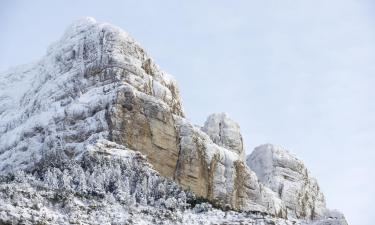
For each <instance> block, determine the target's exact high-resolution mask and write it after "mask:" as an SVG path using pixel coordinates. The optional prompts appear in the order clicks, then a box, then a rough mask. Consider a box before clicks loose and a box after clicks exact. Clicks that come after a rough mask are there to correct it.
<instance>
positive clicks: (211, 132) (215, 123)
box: [202, 113, 245, 158]
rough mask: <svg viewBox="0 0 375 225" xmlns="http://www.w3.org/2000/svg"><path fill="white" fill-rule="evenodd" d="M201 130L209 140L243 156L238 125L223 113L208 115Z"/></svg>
mask: <svg viewBox="0 0 375 225" xmlns="http://www.w3.org/2000/svg"><path fill="white" fill-rule="evenodd" d="M202 130H203V131H204V132H205V133H206V134H208V136H210V138H211V140H212V141H213V142H214V143H215V144H217V145H220V146H222V147H224V148H226V149H229V150H231V151H233V152H235V153H237V154H238V155H240V156H241V157H243V158H244V157H245V152H244V148H243V141H242V135H241V132H240V126H239V125H238V123H236V122H235V121H233V120H232V119H230V118H229V117H228V115H227V114H225V113H214V114H212V115H210V116H209V117H208V118H207V120H206V122H205V123H204V127H203V128H202Z"/></svg>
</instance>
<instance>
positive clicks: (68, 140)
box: [0, 18, 345, 224]
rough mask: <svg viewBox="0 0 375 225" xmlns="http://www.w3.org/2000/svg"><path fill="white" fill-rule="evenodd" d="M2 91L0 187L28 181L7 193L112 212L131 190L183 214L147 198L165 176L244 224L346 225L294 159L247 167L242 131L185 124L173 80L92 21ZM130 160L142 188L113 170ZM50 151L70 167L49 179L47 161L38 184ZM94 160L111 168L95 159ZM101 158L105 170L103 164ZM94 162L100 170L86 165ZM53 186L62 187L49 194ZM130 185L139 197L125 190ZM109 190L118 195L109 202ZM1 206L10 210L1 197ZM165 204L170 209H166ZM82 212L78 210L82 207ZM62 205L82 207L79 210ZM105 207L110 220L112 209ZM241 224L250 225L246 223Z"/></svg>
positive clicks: (216, 119) (261, 151)
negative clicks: (63, 199) (95, 204)
mask: <svg viewBox="0 0 375 225" xmlns="http://www.w3.org/2000/svg"><path fill="white" fill-rule="evenodd" d="M0 89H1V90H0V161H1V163H0V175H1V176H3V177H5V178H4V179H3V181H4V182H3V184H2V185H3V188H8V186H9V185H10V184H8V183H9V182H7V181H8V180H7V178H6V177H8V176H13V177H17V176H18V175H15V174H17V171H25V173H27V174H29V175H27V177H29V176H31V178H30V177H29V178H28V179H26V181H25V179H21V180H22V182H18V183H17V182H16V183H15V184H12V185H13V186H17V187H20V190H21V189H22V190H24V186H25V185H26V186H28V185H29V186H30V187H28V189H27V190H28V191H26V192H28V193H33V195H35V193H37V194H36V195H37V196H38V198H40V199H45V198H47V195H49V194H51V193H53V192H54V191H56V190H57V189H63V190H68V191H70V192H69V193H72V190H74V191H75V192H74V193H75V195H79V196H80V197H79V198H76V197H77V196H76V197H74V198H70V200H69V201H71V202H72V201H73V202H77V201H82V198H81V197H82V196H81V195H84V196H86V195H87V196H90V199H91V198H92V197H93V196H94V197H95V196H97V195H99V196H102V197H105V198H106V201H108V199H107V198H113V196H114V198H115V199H116V202H121V200H118V199H117V197H118V198H121V196H122V194H121V193H123V192H126V191H128V192H129V193H128V194H125V195H124V196H129V195H130V196H135V197H134V198H136V200H134V201H133V202H136V203H137V204H138V203H139V204H141V205H145V206H147V207H154V208H155V207H159V206H161V205H162V208H163V207H164V208H163V210H164V209H165V210H172V209H174V210H175V209H179V210H183V209H185V208H184V207H185V205H186V204H187V203H186V201H187V200H186V198H182V200H181V202H177V203H175V201H177V200H176V199H177V198H176V199H175V200H173V199H172V200H168V198H164V197H163V198H161V199H163V200H160V201H167V200H168V201H169V203H168V204H167V203H163V204H162V203H160V204H159V203H158V204H156V205H155V204H154V201H155V199H160V196H159V195H158V196H156V197H155V196H154V195H153V194H152V193H149V191H148V190H149V189H152V190H153V189H155V188H156V186H155V182H154V180H155V179H157V180H160V179H162V178H160V177H161V176H163V177H166V178H168V179H170V182H171V184H170V185H172V186H173V185H175V184H176V185H179V186H180V187H181V188H182V189H183V190H184V191H183V190H178V191H176V192H173V193H177V194H178V193H183V195H188V193H190V192H192V193H194V194H195V195H196V196H198V197H200V198H202V199H205V200H207V201H209V202H210V203H211V204H213V205H214V206H217V207H221V208H228V209H232V210H237V211H244V212H248V213H252V214H251V215H256V213H261V214H262V215H267V216H268V217H270V218H274V219H272V221H279V220H280V221H279V222H276V223H277V224H289V222H290V221H291V218H292V219H294V221H298V223H301V224H302V223H304V222H303V221H305V220H306V221H313V222H316V221H328V222H332V221H333V222H335V223H341V224H344V222H340V221H345V220H344V219H342V217H341V216H340V218H338V216H335V215H337V214H334V213H331V212H330V211H329V210H327V209H326V207H325V202H324V196H323V194H322V193H321V192H320V190H319V187H318V185H317V182H316V181H315V180H314V179H313V178H311V176H310V175H309V173H308V171H307V169H306V168H305V167H304V165H303V163H302V162H300V161H299V160H298V159H297V158H295V157H292V156H291V155H290V154H289V153H287V152H286V151H284V150H280V149H277V148H274V147H272V146H263V147H260V148H257V149H256V150H255V151H254V153H253V154H252V155H251V156H249V157H248V159H247V163H246V160H245V150H244V144H243V140H242V135H241V132H240V128H239V125H238V124H237V123H236V122H234V121H233V120H231V119H230V118H229V117H228V116H227V115H226V114H213V115H211V116H209V117H208V119H207V121H206V122H205V124H204V126H203V127H198V126H196V125H194V124H192V123H191V122H189V121H188V120H187V119H186V118H185V113H184V111H183V107H182V101H181V98H180V95H179V91H178V87H177V84H176V81H175V80H174V79H173V78H172V77H171V76H170V75H169V74H167V73H166V72H164V71H162V70H161V69H160V68H159V67H158V66H157V65H156V64H155V63H154V61H153V60H152V58H151V57H150V56H149V55H148V54H147V53H146V52H145V51H144V50H143V48H142V47H141V46H140V45H139V44H138V43H137V42H136V41H135V40H134V39H133V38H131V37H130V36H129V35H128V34H127V33H126V32H124V31H122V30H121V29H119V28H117V27H115V26H113V25H110V24H106V23H99V22H96V21H95V20H94V19H92V18H85V19H82V20H79V21H77V22H75V23H74V24H72V25H71V26H70V27H69V28H68V29H67V31H66V32H65V34H64V35H63V37H62V38H61V40H59V41H58V42H56V43H55V44H53V45H52V46H51V47H50V48H49V50H48V52H47V54H46V56H45V57H44V58H42V59H41V60H40V61H39V62H37V63H35V64H30V65H26V66H21V67H17V68H13V69H11V70H8V71H6V72H4V73H1V74H0ZM103 146H104V147H103ZM103 148H104V150H103ZM93 149H94V150H93ZM95 149H96V150H95ZM97 149H102V150H97ZM132 150H134V151H138V152H140V153H141V154H142V155H145V157H146V158H147V161H148V162H149V163H150V164H147V165H146V164H142V165H145V168H146V167H147V168H149V169H147V171H149V170H150V171H151V170H152V169H151V167H152V168H153V169H154V170H155V171H157V172H155V173H157V175H152V176H151V175H150V174H151V172H150V173H149V172H147V174H148V175H147V176H146V179H143V180H135V181H134V182H133V183H131V184H129V180H127V179H130V178H131V176H133V175H131V174H130V175H129V174H128V173H126V174H127V175H126V174H125V175H124V174H123V173H124V171H125V172H126V170H129V168H130V169H131V168H132V167H135V168H138V166H137V165H138V164H137V165H134V164H132V163H131V162H127V163H126V165H128V166H125V167H126V168H125V167H122V166H121V165H123V164H121V163H118V160H120V161H121V160H122V159H121V158H122V157H125V156H123V155H122V154H125V155H126V153H125V152H128V151H132ZM121 151H123V152H124V153H121ZM51 152H52V153H56V152H58V154H61V158H64V159H68V160H67V161H71V162H72V163H73V164H74V166H72V165H71V164H69V163H67V164H64V166H63V168H59V169H60V172H58V171H54V169H53V168H55V167H56V168H57V166H54V165H55V164H56V165H59V164H58V162H55V161H53V160H52V161H51V162H49V164H48V166H46V168H49V170H48V171H51V170H53V171H54V173H55V174H54V175H53V176H52V178H51V179H50V178H48V179H47V180H46V179H44V178H41V177H43V176H44V175H45V174H44V173H47V172H48V171H47V172H46V171H45V170H42V173H41V172H40V164H41V162H46V158H48V156H49V155H51ZM93 154H94V155H93ZM129 154H130V153H129ZM131 154H133V153H131ZM103 155H104V156H105V155H107V156H108V157H109V159H110V160H109V161H108V162H107V161H105V160H107V159H108V157H107V158H105V160H104V159H102V158H100V157H102V156H103ZM113 155H114V156H113ZM89 156H92V157H89ZM104 156H103V157H104ZM112 156H113V157H112ZM97 157H99V158H100V159H98V158H97ZM126 157H128V156H126ZM126 157H125V158H126ZM103 160H104V161H105V162H106V163H102V162H103ZM91 161H93V162H91ZM112 161H116V163H114V164H113V163H111V162H112ZM96 162H97V163H99V164H98V165H93V164H95V163H96ZM129 164H131V165H129ZM97 166H99V167H100V169H91V170H89V171H88V172H87V169H88V168H91V167H94V168H96V167H97ZM106 166H109V168H112V167H113V168H112V169H113V171H118V168H125V169H120V170H119V171H118V174H119V175H118V177H117V178H118V180H117V181H116V182H115V183H114V184H113V185H112V186H111V185H109V184H110V183H111V182H114V181H111V179H109V178H108V179H105V177H108V176H109V175H108V176H107V175H105V174H108V169H106V168H105V167H106ZM111 166H112V167H111ZM73 167H74V168H78V170H79V171H81V172H79V173H78V172H76V171H75V172H72V174H73V175H69V174H66V175H64V171H65V172H69V171H71V170H72V168H73ZM249 167H250V168H251V169H250V168H249ZM82 171H83V172H82ZM48 173H49V172H48ZM92 173H94V175H93V174H92ZM30 174H31V175H30ZM40 174H42V175H40ZM56 174H61V175H62V176H66V179H68V180H69V181H65V180H64V181H60V180H59V179H58V176H59V175H56ZM83 174H84V175H83ZM152 174H154V173H152ZM159 174H160V175H159ZM75 176H77V177H79V176H81V178H82V179H83V178H85V176H88V177H90V176H93V177H95V176H104V178H103V181H102V183H100V184H95V185H99V186H98V187H97V186H95V185H94V184H92V185H93V186H90V188H88V189H87V190H89V191H88V192H85V191H82V188H83V189H84V187H86V186H87V184H86V183H85V184H80V183H79V182H78V183H75V182H73V181H74V180H75V179H77V178H75ZM127 176H130V178H129V177H127ZM155 176H156V177H158V178H154V177H155ZM23 177H24V176H23ZM109 177H111V176H109ZM150 177H153V178H150ZM30 179H31V180H30ZM124 180H125V181H124ZM11 181H12V182H13V180H11ZM121 181H122V182H121ZM51 182H52V183H51ZM87 182H89V178H88V180H87ZM150 182H151V183H150ZM153 182H154V183H153ZM158 182H159V181H158ZM160 182H161V181H160ZM160 182H159V183H160ZM163 182H164V183H165V182H166V181H163ZM168 182H169V181H168ZM40 183H42V186H43V188H44V189H45V190H46V192H43V193H42V194H41V193H38V191H37V190H36V189H38V185H39V186H40ZM55 183H58V184H60V185H61V183H62V184H65V185H63V186H59V185H58V186H57V187H58V188H56V187H55V186H54V185H55ZM82 185H83V186H82ZM90 185H91V184H90ZM108 185H109V186H108ZM123 185H128V186H123ZM137 185H138V186H139V188H138V189H140V190H142V191H140V192H137V191H135V189H137V188H135V189H134V188H132V187H133V186H135V187H137ZM107 186H108V187H107ZM172 186H171V187H172ZM21 187H22V188H21ZM73 187H74V188H73ZM173 187H175V186H173ZM77 188H78V189H77ZM34 189H35V190H34ZM77 190H79V191H78V192H77ZM84 190H86V189H84ZM115 190H120V191H119V192H115V194H114V191H115ZM173 190H175V189H173ZM21 192H22V191H21ZM145 192H146V194H145ZM77 193H78V194H77ZM139 193H142V194H139ZM108 196H112V197H108ZM116 196H117V197H116ZM142 196H143V197H142ZM144 196H145V197H144ZM163 196H165V195H163ZM0 197H1V198H2V199H7V201H5V202H8V203H9V204H11V205H13V203H14V201H13V200H12V199H8V198H9V195H0ZM148 198H150V199H151V200H149V199H148ZM144 199H146V200H144ZM178 199H181V198H178ZM35 201H36V200H35ZM85 201H86V200H85ZM171 201H172V202H173V204H174V206H173V207H167V206H166V205H171V204H172V203H171ZM36 202H37V201H36ZM8 203H7V204H8ZM107 203H108V202H107ZM4 204H5V203H4ZM43 204H45V205H46V207H47V208H46V210H51V209H49V207H52V206H50V204H52V203H51V202H49V200H48V201H44V203H43ZM119 204H120V205H121V204H123V205H124V204H125V205H126V203H124V202H122V203H119ZM173 204H172V205H173ZM84 205H85V206H84V207H83V211H84V210H86V208H85V207H88V206H87V204H84ZM123 205H122V206H119V207H120V208H121V207H123ZM70 206H71V207H79V206H77V205H76V203H71V204H70ZM0 207H3V208H0V217H3V218H8V217H4V214H1V213H2V212H1V209H4V208H9V205H1V204H0ZM12 207H15V208H14V209H15V210H16V212H17V213H18V214H17V213H16V214H17V215H19V214H23V213H31V212H34V211H33V210H32V209H30V207H31V208H32V207H33V206H30V205H27V204H26V205H25V206H22V207H23V208H22V209H20V208H19V207H18V206H12ZM59 207H62V206H59ZM105 209H106V210H107V211H105V212H108V214H106V216H107V217H109V216H110V214H111V210H112V209H111V208H105ZM117 209H119V208H117ZM148 209H149V208H148ZM24 210H26V211H24ZM127 210H130V209H129V208H127ZM156 211H157V212H160V210H159V211H158V210H156ZM65 213H66V212H65ZM218 213H219V212H218ZM254 213H255V214H254ZM31 214H32V213H31ZM31 214H30V216H31ZM34 214H35V212H34ZM36 214H37V213H36ZM56 214H57V215H56V218H58V219H57V220H54V219H51V220H50V221H55V222H56V221H58V220H61V221H64V218H67V217H69V216H67V215H65V217H61V215H58V212H56ZM140 214H142V213H140ZM6 215H8V214H6ZM28 215H29V214H28ZM236 215H237V216H239V214H236ZM31 217H32V216H31ZM250 217H251V218H250ZM250 217H249V221H250V219H253V217H252V216H250ZM9 218H13V217H9ZM56 218H55V219H56ZM163 218H164V219H166V218H165V217H163ZM286 218H288V219H289V220H286ZM107 219H108V218H107ZM263 219H265V217H264V216H263ZM29 221H30V220H29ZM78 221H81V220H78ZM92 221H94V220H92ZM337 221H339V222H337ZM174 222H176V221H174ZM179 222H181V223H185V222H186V221H184V220H183V219H181V220H180V221H179ZM193 222H194V221H191V223H193ZM51 223H52V222H51ZM56 223H57V222H56ZM176 223H177V222H176ZM290 223H291V222H290ZM308 223H310V222H308ZM259 224H262V223H260V222H259ZM266 224H267V223H266ZM274 224H275V222H274ZM332 224H333V223H332Z"/></svg>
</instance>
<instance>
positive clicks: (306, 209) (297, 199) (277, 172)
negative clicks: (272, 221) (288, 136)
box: [247, 144, 327, 219]
mask: <svg viewBox="0 0 375 225" xmlns="http://www.w3.org/2000/svg"><path fill="white" fill-rule="evenodd" d="M247 165H248V166H249V167H250V168H251V169H252V170H253V171H254V172H255V173H256V174H257V176H258V178H259V180H260V182H262V183H263V184H264V185H265V186H267V187H269V188H270V189H271V190H273V191H274V192H275V193H277V194H278V197H279V198H281V199H282V200H283V202H284V203H285V205H286V207H287V209H288V214H290V215H292V216H295V217H297V218H310V219H317V218H323V217H324V216H325V215H326V213H327V209H326V206H325V205H326V204H325V199H324V195H323V193H322V192H321V191H320V188H319V185H318V183H317V182H316V180H315V179H314V178H313V177H311V175H310V173H309V171H308V170H307V168H306V167H305V165H304V164H303V162H302V161H301V160H299V159H297V158H296V157H295V156H293V155H292V154H290V153H289V152H288V151H287V150H285V149H283V148H281V147H278V146H274V145H270V144H267V145H262V146H259V147H257V148H255V150H254V151H253V152H252V153H251V155H249V156H248V157H247Z"/></svg>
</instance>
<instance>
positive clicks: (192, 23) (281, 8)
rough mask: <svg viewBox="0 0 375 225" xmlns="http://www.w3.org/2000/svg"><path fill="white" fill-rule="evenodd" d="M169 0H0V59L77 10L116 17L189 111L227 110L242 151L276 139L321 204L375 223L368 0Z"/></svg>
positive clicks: (59, 29)
mask: <svg viewBox="0 0 375 225" xmlns="http://www.w3.org/2000/svg"><path fill="white" fill-rule="evenodd" d="M177 2H182V1H152V0H150V1H101V3H98V2H95V1H38V0H35V1H23V2H21V1H15V0H12V1H11V0H5V1H1V2H0V28H1V33H0V34H1V35H0V70H5V69H7V68H8V67H11V66H15V65H17V64H23V63H28V62H31V61H35V60H37V59H39V58H40V57H42V56H43V55H44V54H45V52H46V48H47V47H48V46H49V45H50V44H51V43H52V42H54V41H56V40H58V39H59V38H60V36H61V35H62V33H63V32H64V30H65V29H66V27H67V26H68V25H69V24H70V23H71V22H72V21H74V20H76V19H78V18H81V17H84V16H92V17H94V18H96V19H97V20H98V21H105V22H110V23H112V24H115V25H117V26H119V27H121V28H123V29H124V30H126V31H128V32H129V33H130V34H131V35H132V36H133V37H134V38H135V39H137V40H138V41H139V42H140V43H141V45H142V46H143V47H145V49H146V50H147V51H148V52H149V53H150V54H151V55H152V56H153V57H154V59H155V61H156V62H157V63H158V64H159V65H160V66H161V68H162V69H164V70H166V71H168V72H169V73H171V74H173V75H174V76H175V78H176V79H177V81H178V83H179V86H180V89H181V94H182V98H183V101H184V107H185V110H186V112H187V117H188V118H189V119H190V120H192V121H193V122H195V123H197V124H203V122H204V120H205V118H206V117H207V116H208V115H209V114H210V113H213V112H227V113H228V114H229V116H231V117H232V118H233V119H234V120H236V121H238V122H239V123H240V125H241V129H242V133H243V136H244V139H245V145H246V149H247V152H248V153H250V152H251V151H252V149H253V148H254V147H255V146H257V145H260V144H263V143H273V144H279V145H281V146H284V147H285V148H287V149H289V150H290V151H292V152H293V153H295V154H296V155H297V156H298V157H299V158H301V159H302V160H303V161H304V162H305V164H306V165H307V166H308V167H309V169H310V170H311V172H312V174H313V175H314V176H315V177H317V178H318V181H319V183H320V186H321V188H322V189H323V192H324V193H325V195H326V199H327V202H328V206H329V207H331V208H338V209H339V210H341V211H343V212H344V214H345V215H346V217H347V219H348V221H349V224H350V225H373V224H374V223H375V222H374V221H375V214H374V207H373V205H374V201H375V67H374V65H375V13H374V12H375V1H371V0H329V1H328V0H303V1H296V0H283V1H281V0H274V1H271V0H258V1H250V0H247V1H217V0H215V1H202V0H200V1H185V3H179V4H178V3H177ZM228 2H231V4H229V3H228Z"/></svg>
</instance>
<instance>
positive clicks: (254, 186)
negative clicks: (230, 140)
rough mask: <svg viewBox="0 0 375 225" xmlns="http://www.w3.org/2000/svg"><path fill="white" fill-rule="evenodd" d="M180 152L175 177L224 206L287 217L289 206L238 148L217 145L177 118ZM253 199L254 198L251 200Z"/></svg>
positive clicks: (183, 120)
mask: <svg viewBox="0 0 375 225" xmlns="http://www.w3.org/2000/svg"><path fill="white" fill-rule="evenodd" d="M176 121H177V126H178V127H179V137H180V146H179V147H180V154H179V159H178V164H177V170H176V173H175V179H176V181H177V182H178V183H180V184H181V185H183V186H185V187H187V188H188V189H189V190H192V191H193V192H194V193H197V194H198V195H200V196H203V197H205V198H208V199H211V200H213V201H214V202H217V203H219V204H221V205H226V204H229V205H231V207H232V208H234V209H238V210H246V211H259V212H267V213H270V214H272V215H278V216H281V217H285V216H286V214H285V212H286V210H285V209H286V208H285V206H284V204H283V203H282V202H281V200H280V199H278V198H277V197H276V196H275V195H274V194H273V193H272V191H271V190H269V189H268V188H266V187H264V186H262V185H261V184H260V183H259V182H258V179H257V176H256V175H255V173H254V172H252V171H251V170H250V169H249V168H248V167H247V166H246V164H245V162H244V161H243V160H242V156H241V155H239V154H238V153H237V152H235V151H231V150H228V149H226V148H224V147H222V146H218V145H216V144H215V143H214V142H213V141H212V140H211V138H210V137H209V136H208V135H207V134H206V133H204V132H202V131H201V129H200V128H199V127H196V126H194V125H192V124H190V123H189V122H188V121H186V120H185V119H182V118H178V117H176ZM249 199H251V201H249Z"/></svg>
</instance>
